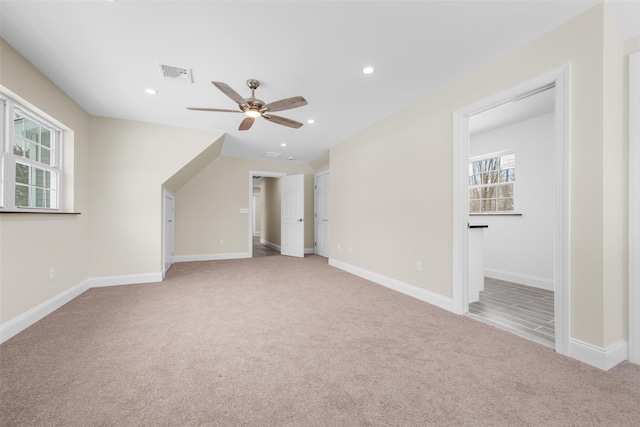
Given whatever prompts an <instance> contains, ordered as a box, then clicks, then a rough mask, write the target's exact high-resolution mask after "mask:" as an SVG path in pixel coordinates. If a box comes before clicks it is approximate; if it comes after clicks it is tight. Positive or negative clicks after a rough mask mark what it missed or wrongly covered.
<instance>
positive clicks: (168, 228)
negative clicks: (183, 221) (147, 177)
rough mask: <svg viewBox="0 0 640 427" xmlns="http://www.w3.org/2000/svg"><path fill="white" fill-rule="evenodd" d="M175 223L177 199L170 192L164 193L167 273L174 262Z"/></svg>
mask: <svg viewBox="0 0 640 427" xmlns="http://www.w3.org/2000/svg"><path fill="white" fill-rule="evenodd" d="M174 224H175V200H174V198H173V196H172V195H171V194H169V193H164V271H163V274H162V276H163V277H164V275H165V274H166V273H167V271H168V270H169V267H171V264H173V237H174Z"/></svg>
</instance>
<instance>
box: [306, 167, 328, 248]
mask: <svg viewBox="0 0 640 427" xmlns="http://www.w3.org/2000/svg"><path fill="white" fill-rule="evenodd" d="M330 172H331V170H330V169H327V170H323V171H322V172H318V173H315V174H314V175H313V242H314V244H313V252H312V253H314V254H317V253H318V243H317V242H318V203H317V202H318V177H319V176H322V175H328V174H329V173H330ZM305 253H307V252H306V250H305ZM321 256H322V255H321Z"/></svg>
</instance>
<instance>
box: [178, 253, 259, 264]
mask: <svg viewBox="0 0 640 427" xmlns="http://www.w3.org/2000/svg"><path fill="white" fill-rule="evenodd" d="M242 258H250V257H249V253H248V252H230V253H226V254H201V255H174V256H173V262H191V261H220V260H223V259H242Z"/></svg>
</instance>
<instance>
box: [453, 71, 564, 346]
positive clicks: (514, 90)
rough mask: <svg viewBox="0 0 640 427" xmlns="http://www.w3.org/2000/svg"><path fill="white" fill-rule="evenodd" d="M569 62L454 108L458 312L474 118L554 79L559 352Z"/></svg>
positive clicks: (464, 303) (463, 308)
mask: <svg viewBox="0 0 640 427" xmlns="http://www.w3.org/2000/svg"><path fill="white" fill-rule="evenodd" d="M570 75H571V67H570V64H566V65H563V66H561V67H558V68H556V69H554V70H551V71H548V72H546V73H544V74H542V75H539V76H537V77H534V78H532V79H529V80H527V81H526V82H524V83H521V84H519V85H516V86H513V87H511V88H508V89H506V90H503V91H501V92H499V93H498V94H495V95H493V96H490V97H488V98H485V99H482V100H480V101H477V102H475V103H473V104H471V105H468V106H466V107H463V108H460V109H458V110H456V111H454V112H453V308H454V312H455V313H458V314H463V313H466V312H467V311H468V310H469V301H468V290H467V287H468V254H467V250H468V249H467V248H468V236H467V234H468V233H467V224H468V219H469V212H468V211H469V206H468V202H467V198H468V190H467V187H468V173H469V172H468V167H469V166H468V162H469V123H468V122H469V117H471V116H472V115H474V114H477V113H479V112H481V111H486V110H487V109H490V108H492V107H495V106H498V105H502V104H504V103H506V102H509V101H512V100H514V99H516V98H517V97H519V96H521V95H522V94H525V93H529V92H531V91H534V90H536V89H539V88H541V87H544V86H547V85H549V84H552V83H555V88H556V96H555V123H556V125H555V126H556V129H555V136H556V142H557V143H556V153H555V155H556V156H555V157H556V171H557V173H556V182H555V190H556V212H555V230H556V234H555V261H554V265H555V267H554V277H555V282H556V283H555V285H556V286H555V326H556V342H555V350H556V351H557V352H558V353H560V354H567V353H568V351H569V331H570V330H571V328H570V313H571V303H570V293H569V290H570V283H571V280H570V270H571V268H570V263H571V257H570V254H571V252H570V246H569V245H570V230H571V227H570V200H569V199H570V195H571V191H570V156H569V154H570V143H571V135H570V123H571V121H570V103H571V93H570Z"/></svg>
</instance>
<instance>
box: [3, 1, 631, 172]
mask: <svg viewBox="0 0 640 427" xmlns="http://www.w3.org/2000/svg"><path fill="white" fill-rule="evenodd" d="M623 3H628V4H629V5H630V6H628V7H631V8H632V9H630V10H636V9H633V8H635V7H637V2H635V1H630V2H623ZM595 4H597V2H596V1H578V0H569V1H559V0H556V1H526V0H510V1H495V2H494V1H491V2H490V1H478V0H475V1H408V2H399V1H342V2H337V1H295V2H294V1H279V2H276V1H259V2H250V1H241V0H236V1H193V2H189V1H163V2H156V1H132V0H120V1H106V0H105V1H53V0H50V1H40V2H36V1H5V0H2V1H1V2H0V14H1V17H0V35H1V36H2V37H3V38H4V39H5V40H6V41H7V42H8V43H9V44H11V45H12V46H13V47H14V48H16V49H17V50H18V51H19V52H21V53H22V54H23V55H24V56H25V57H26V58H27V59H28V60H29V61H31V62H32V63H33V64H34V65H35V66H36V67H38V68H39V69H40V70H41V71H42V72H43V73H44V74H45V75H47V76H48V77H49V78H50V79H51V80H52V81H53V82H55V83H56V84H57V85H58V86H59V87H60V88H61V89H62V90H64V91H65V92H66V93H67V94H68V95H69V96H71V97H72V98H73V99H74V100H75V101H76V102H78V103H79V104H80V105H81V106H82V107H83V108H84V109H85V110H87V111H88V112H89V113H91V114H93V115H98V116H106V117H114V118H120V119H128V120H138V121H144V122H151V123H161V124H167V125H175V126H184V127H191V128H198V129H212V130H214V129H215V130H222V131H225V132H227V133H228V135H227V137H226V139H225V144H224V147H223V150H222V154H223V155H225V156H237V157H254V158H262V157H264V153H265V152H266V151H277V152H282V153H283V156H282V158H283V159H287V158H288V157H294V158H295V160H297V161H305V162H307V161H310V160H313V159H315V158H318V157H320V156H322V155H323V154H325V153H326V152H327V150H328V149H329V148H330V147H331V146H333V145H335V144H336V143H338V142H341V141H343V140H345V139H347V138H349V137H350V136H352V135H354V134H356V133H358V132H360V131H362V130H363V129H365V128H367V127H369V126H371V125H372V124H374V123H376V122H378V121H380V120H381V119H383V118H384V117H387V116H389V115H391V114H393V113H395V112H397V111H399V110H401V109H403V108H405V107H407V106H410V105H411V104H413V103H415V102H417V101H418V100H419V99H421V98H423V97H425V96H427V95H429V94H430V93H433V92H434V91H435V90H437V89H438V88H440V87H442V86H443V85H445V84H447V83H450V82H452V81H453V80H455V79H457V78H459V77H461V76H463V75H465V74H467V73H469V72H471V71H472V70H474V69H475V68H477V67H479V66H480V65H482V64H485V63H488V62H491V61H493V60H495V59H497V58H499V57H500V56H501V55H504V54H505V53H507V52H508V51H510V50H512V49H514V48H516V47H517V46H519V45H521V44H523V43H525V42H527V41H529V40H532V39H534V38H535V37H537V36H539V35H541V34H543V33H544V32H546V31H548V30H550V29H551V28H553V27H556V26H558V25H560V24H562V23H563V22H565V21H567V20H569V19H571V18H572V17H573V16H575V15H577V14H579V13H581V12H583V11H585V10H587V9H588V8H590V7H592V6H593V5H595ZM620 7H622V8H623V7H626V6H624V4H623V5H622V6H620ZM620 16H622V17H627V18H628V14H627V13H620ZM637 16H640V15H637ZM626 21H627V23H626V24H624V31H622V32H623V35H624V36H625V37H626V38H629V37H632V36H634V35H636V34H640V22H634V20H629V19H627V20H626ZM620 22H621V25H623V21H622V20H621V21H620ZM629 22H631V23H629ZM634 24H635V26H637V27H638V28H635V27H634ZM159 63H162V64H167V65H172V66H177V67H182V68H188V69H192V72H193V80H194V82H193V84H185V83H181V82H177V81H174V80H167V79H163V78H162V77H161V74H160V72H159V69H158V64H159ZM365 65H371V66H373V67H375V72H374V73H373V74H371V75H368V76H367V75H364V74H363V73H362V72H361V70H362V68H363V67H364V66H365ZM249 78H255V79H258V80H260V82H261V86H260V88H259V89H258V90H257V92H256V96H257V97H258V98H260V99H262V100H264V101H266V102H273V101H275V100H279V99H282V98H288V97H291V96H297V95H302V96H304V97H305V98H306V99H307V101H308V102H309V104H308V105H307V106H304V107H301V108H297V109H293V110H288V111H282V112H279V113H277V114H278V115H281V116H284V117H288V118H291V119H294V120H297V121H301V122H303V123H305V124H304V126H303V127H302V128H300V129H291V128H288V127H284V126H279V125H275V124H273V123H268V122H267V121H266V120H263V119H258V120H257V122H256V123H255V124H254V126H253V128H252V129H251V130H249V131H244V132H241V131H238V130H237V128H238V125H239V124H240V121H241V120H242V118H243V116H242V115H241V114H233V113H212V112H197V111H188V110H187V109H186V107H216V108H228V109H235V108H237V106H236V105H235V104H234V103H233V102H232V101H231V100H230V99H229V98H227V97H226V96H224V95H223V94H222V93H221V92H220V91H218V90H217V89H216V88H215V87H214V86H213V85H211V83H210V81H212V80H216V81H222V82H226V83H227V84H229V85H230V86H231V87H232V88H234V89H235V90H236V91H237V92H238V93H240V94H241V95H242V96H245V97H248V96H249V94H250V91H249V89H248V87H247V86H246V83H245V82H246V80H247V79H249ZM149 87H151V88H154V89H157V90H158V94H157V95H155V96H152V95H147V94H146V93H145V91H144V90H145V89H146V88H149ZM52 114H53V115H55V112H52ZM310 118H313V119H315V123H314V124H307V123H306V121H307V119H310ZM180 143H181V142H180V141H176V146H177V147H179V145H180ZM282 143H286V144H287V147H284V148H283V147H281V144H282Z"/></svg>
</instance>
